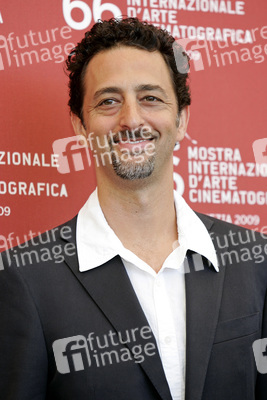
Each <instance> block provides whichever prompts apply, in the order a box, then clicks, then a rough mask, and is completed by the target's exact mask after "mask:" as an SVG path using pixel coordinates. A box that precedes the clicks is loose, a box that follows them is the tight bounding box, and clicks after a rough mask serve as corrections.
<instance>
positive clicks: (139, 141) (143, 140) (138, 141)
mask: <svg viewBox="0 0 267 400" xmlns="http://www.w3.org/2000/svg"><path fill="white" fill-rule="evenodd" d="M146 140H149V139H141V140H134V141H131V140H130V141H129V140H127V141H123V142H121V143H131V144H134V143H142V142H145V141H146Z"/></svg>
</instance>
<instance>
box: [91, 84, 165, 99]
mask: <svg viewBox="0 0 267 400" xmlns="http://www.w3.org/2000/svg"><path fill="white" fill-rule="evenodd" d="M135 91H136V92H144V91H158V92H160V93H162V94H163V95H164V96H165V97H168V96H167V93H166V92H165V90H164V89H163V88H162V87H161V86H159V85H151V84H142V85H138V86H137V87H136V88H135ZM108 93H117V94H121V93H122V89H120V88H118V87H116V86H108V87H104V88H102V89H99V90H97V91H96V92H95V94H94V100H96V99H97V98H98V97H100V96H101V95H103V94H108Z"/></svg>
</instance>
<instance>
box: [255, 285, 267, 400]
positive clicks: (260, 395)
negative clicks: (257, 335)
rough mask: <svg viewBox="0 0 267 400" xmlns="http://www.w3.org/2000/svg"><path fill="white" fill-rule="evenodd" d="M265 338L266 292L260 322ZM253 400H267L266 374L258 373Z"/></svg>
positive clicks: (266, 331) (266, 324) (266, 335)
mask: <svg viewBox="0 0 267 400" xmlns="http://www.w3.org/2000/svg"><path fill="white" fill-rule="evenodd" d="M266 283H267V282H266ZM266 338H267V292H266V296H265V304H264V311H263V321H262V339H266ZM265 362H266V365H267V356H266V361H265ZM255 399H256V400H266V399H267V374H261V373H258V376H257V384H256V397H255Z"/></svg>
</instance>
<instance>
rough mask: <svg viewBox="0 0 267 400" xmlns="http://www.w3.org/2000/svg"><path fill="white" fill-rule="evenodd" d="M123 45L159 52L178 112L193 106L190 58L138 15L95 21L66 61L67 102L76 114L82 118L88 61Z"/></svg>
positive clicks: (161, 30) (160, 31)
mask: <svg viewBox="0 0 267 400" xmlns="http://www.w3.org/2000/svg"><path fill="white" fill-rule="evenodd" d="M120 45H123V46H132V47H135V48H138V49H143V50H147V51H151V52H152V51H159V52H160V53H161V54H162V56H163V58H164V60H165V62H166V64H167V66H168V68H169V71H170V75H171V78H172V82H173V87H174V91H175V94H176V98H177V102H178V108H179V112H180V111H181V110H182V109H183V108H184V107H185V106H187V105H190V103H191V97H190V91H189V86H188V70H189V58H188V56H187V54H186V53H185V52H184V50H183V48H182V47H181V46H180V45H179V44H178V43H177V42H176V41H175V39H174V38H173V37H172V36H171V35H170V34H169V33H168V32H167V31H166V30H163V29H159V28H157V27H155V26H154V25H151V24H148V23H147V22H141V21H139V20H138V19H137V18H124V19H116V18H111V19H110V20H108V21H98V22H97V23H95V24H94V26H93V27H92V29H91V30H90V31H88V32H86V33H85V37H84V38H83V39H82V41H81V42H80V43H78V44H77V46H76V47H75V48H74V49H73V50H72V52H71V53H70V55H69V57H68V59H67V60H66V70H67V72H68V75H69V95H70V98H69V102H68V105H69V107H70V110H71V111H72V112H73V113H74V114H76V115H78V116H79V117H80V118H81V120H83V118H82V107H83V98H84V76H85V72H86V67H87V65H88V63H89V62H90V60H91V59H92V58H93V57H94V56H95V55H96V54H97V53H99V52H101V51H103V50H107V49H110V48H112V47H116V46H120Z"/></svg>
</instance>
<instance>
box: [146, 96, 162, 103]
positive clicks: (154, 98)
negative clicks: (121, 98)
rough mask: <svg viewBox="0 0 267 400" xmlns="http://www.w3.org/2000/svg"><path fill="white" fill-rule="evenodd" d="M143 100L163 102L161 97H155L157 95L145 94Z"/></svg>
mask: <svg viewBox="0 0 267 400" xmlns="http://www.w3.org/2000/svg"><path fill="white" fill-rule="evenodd" d="M143 100H145V101H148V102H151V103H152V102H157V101H160V102H162V100H161V99H159V98H158V97H155V96H145V97H144V98H143Z"/></svg>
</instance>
